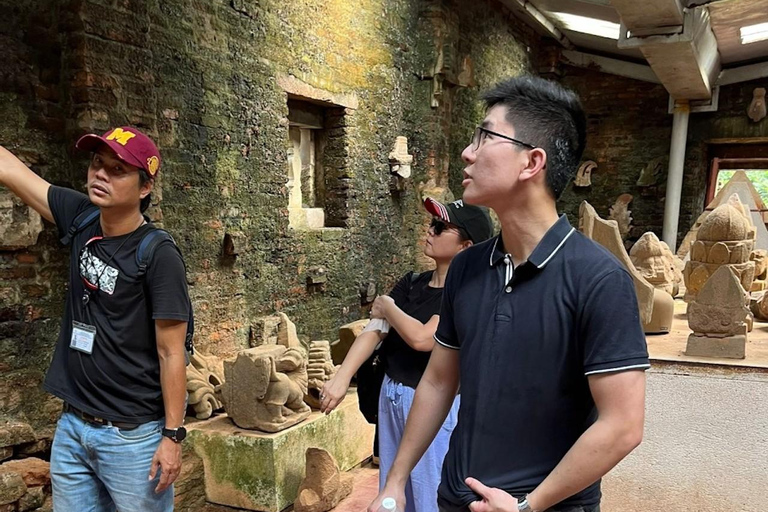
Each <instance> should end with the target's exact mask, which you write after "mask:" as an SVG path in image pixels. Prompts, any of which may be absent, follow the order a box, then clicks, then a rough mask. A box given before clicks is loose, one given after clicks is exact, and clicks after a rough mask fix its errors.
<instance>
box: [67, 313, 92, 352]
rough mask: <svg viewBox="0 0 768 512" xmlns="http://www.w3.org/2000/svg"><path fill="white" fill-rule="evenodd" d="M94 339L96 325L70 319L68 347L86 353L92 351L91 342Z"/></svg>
mask: <svg viewBox="0 0 768 512" xmlns="http://www.w3.org/2000/svg"><path fill="white" fill-rule="evenodd" d="M95 340H96V327H94V326H92V325H88V324H84V323H81V322H76V321H72V339H71V340H70V341H69V348H73V349H75V350H78V351H80V352H84V353H86V354H92V353H93V342H94V341H95Z"/></svg>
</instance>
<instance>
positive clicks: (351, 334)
mask: <svg viewBox="0 0 768 512" xmlns="http://www.w3.org/2000/svg"><path fill="white" fill-rule="evenodd" d="M368 322H369V320H368V319H367V318H364V319H362V320H356V321H354V322H351V323H348V324H345V325H342V326H341V327H339V339H338V340H337V341H336V342H335V343H334V344H333V345H331V355H332V357H333V364H341V363H342V362H344V358H345V357H347V352H349V348H350V347H351V346H352V343H354V341H355V339H356V338H357V337H358V336H360V334H361V333H362V332H363V329H365V326H366V325H368Z"/></svg>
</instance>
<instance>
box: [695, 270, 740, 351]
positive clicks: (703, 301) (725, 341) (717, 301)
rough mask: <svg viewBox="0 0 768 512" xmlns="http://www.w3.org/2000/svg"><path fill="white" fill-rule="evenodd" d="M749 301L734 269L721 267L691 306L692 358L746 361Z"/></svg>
mask: <svg viewBox="0 0 768 512" xmlns="http://www.w3.org/2000/svg"><path fill="white" fill-rule="evenodd" d="M746 303H747V297H746V294H745V292H744V288H742V286H741V283H739V280H738V279H737V278H736V275H735V274H734V273H733V272H732V271H731V269H730V268H729V267H728V266H726V265H722V266H720V267H719V268H718V269H717V270H716V271H715V273H714V274H712V277H710V278H709V279H708V280H707V282H706V283H705V284H704V286H703V287H702V288H701V290H700V291H699V293H698V295H697V296H696V298H695V299H694V300H693V301H692V302H691V303H690V304H688V326H689V327H690V328H691V330H692V331H693V334H691V335H689V336H688V344H687V346H686V349H685V353H686V355H689V356H706V357H727V358H733V359H743V358H744V354H745V347H746V343H747V322H746V319H747V317H749V316H750V312H749V308H747V306H746Z"/></svg>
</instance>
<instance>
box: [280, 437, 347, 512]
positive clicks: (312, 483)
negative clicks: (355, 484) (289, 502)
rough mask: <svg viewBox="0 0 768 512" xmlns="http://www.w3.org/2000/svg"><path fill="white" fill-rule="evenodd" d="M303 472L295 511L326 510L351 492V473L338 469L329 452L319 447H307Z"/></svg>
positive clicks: (319, 511)
mask: <svg viewBox="0 0 768 512" xmlns="http://www.w3.org/2000/svg"><path fill="white" fill-rule="evenodd" d="M305 474H306V476H305V477H304V480H303V481H302V482H301V486H300V487H299V496H298V497H297V498H296V502H295V503H294V505H293V510H294V511H295V512H327V511H329V510H331V509H332V508H334V507H335V506H336V505H338V504H339V502H340V501H341V500H343V499H344V498H346V497H347V496H348V495H349V493H351V492H352V475H349V474H346V473H342V472H341V471H339V466H338V464H336V461H335V460H334V459H333V457H332V456H331V454H330V453H328V452H327V451H325V450H321V449H320V448H307V469H306V473H305Z"/></svg>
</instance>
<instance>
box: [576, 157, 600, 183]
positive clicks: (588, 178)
mask: <svg viewBox="0 0 768 512" xmlns="http://www.w3.org/2000/svg"><path fill="white" fill-rule="evenodd" d="M595 169H597V162H594V161H593V160H587V161H586V162H584V163H582V164H581V165H580V166H579V170H578V172H577V173H576V177H575V178H574V179H573V186H574V187H589V186H591V185H592V171H594V170H595Z"/></svg>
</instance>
